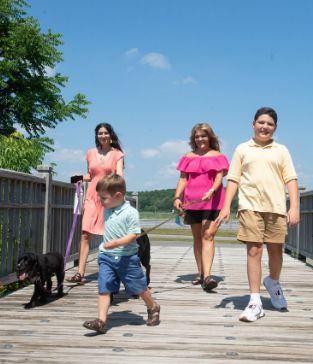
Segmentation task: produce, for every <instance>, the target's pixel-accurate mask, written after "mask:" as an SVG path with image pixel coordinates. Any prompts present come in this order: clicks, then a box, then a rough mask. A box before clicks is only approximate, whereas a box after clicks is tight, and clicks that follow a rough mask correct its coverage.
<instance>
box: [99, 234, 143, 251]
mask: <svg viewBox="0 0 313 364" xmlns="http://www.w3.org/2000/svg"><path fill="white" fill-rule="evenodd" d="M136 238H137V234H133V233H132V234H127V235H125V236H123V237H122V238H119V239H114V240H111V241H108V242H106V243H103V247H104V248H105V249H114V248H118V247H119V246H122V245H127V244H130V243H132V242H133V241H134V240H136Z"/></svg>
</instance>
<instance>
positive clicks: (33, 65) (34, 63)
mask: <svg viewBox="0 0 313 364" xmlns="http://www.w3.org/2000/svg"><path fill="white" fill-rule="evenodd" d="M26 6H29V5H28V4H27V3H26V2H25V1H24V0H1V1H0V134H2V135H6V136H9V135H11V134H12V133H13V132H14V131H15V130H16V129H15V125H16V124H19V125H21V126H22V127H23V129H25V130H26V132H27V133H28V135H29V136H31V137H39V136H41V135H43V134H44V133H45V129H46V128H54V127H55V126H56V125H57V124H58V123H59V122H61V121H64V120H66V119H69V118H70V119H74V116H75V115H77V116H81V117H85V114H86V112H87V111H88V109H87V108H86V105H88V104H89V102H88V101H87V99H86V97H85V96H84V95H82V94H80V93H78V94H77V95H75V96H74V98H73V99H72V100H71V101H69V102H67V103H66V102H65V100H64V99H63V96H62V93H61V88H63V87H65V85H66V83H67V81H68V78H67V77H66V76H63V75H61V74H60V73H55V74H54V75H51V74H49V73H48V72H47V69H52V70H54V69H55V67H56V65H57V64H58V63H59V62H61V61H62V53H61V52H60V51H59V50H58V48H57V47H58V46H60V45H61V44H62V40H61V37H62V36H61V34H54V33H52V31H51V30H48V31H47V33H43V32H42V31H41V29H40V25H39V23H38V21H37V20H36V19H34V18H33V17H31V16H28V15H27V13H26V12H25V10H24V8H25V7H26ZM43 151H45V149H43Z"/></svg>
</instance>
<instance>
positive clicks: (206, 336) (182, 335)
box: [0, 243, 313, 364]
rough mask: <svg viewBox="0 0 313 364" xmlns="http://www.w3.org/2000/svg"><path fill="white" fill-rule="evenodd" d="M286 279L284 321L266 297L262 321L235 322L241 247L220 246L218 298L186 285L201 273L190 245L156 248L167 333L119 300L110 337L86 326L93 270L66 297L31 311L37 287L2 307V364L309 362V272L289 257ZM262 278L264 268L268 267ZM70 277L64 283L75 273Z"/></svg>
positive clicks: (312, 357)
mask: <svg viewBox="0 0 313 364" xmlns="http://www.w3.org/2000/svg"><path fill="white" fill-rule="evenodd" d="M284 259H285V261H284V270H283V275H282V279H283V282H284V286H285V295H286V298H287V300H288V304H289V311H288V312H278V311H276V310H274V309H272V308H271V305H270V301H269V298H268V294H267V292H266V291H265V290H264V289H263V288H262V300H263V305H264V309H265V311H266V316H265V317H264V318H262V319H260V320H258V321H257V322H255V323H243V322H240V321H239V320H238V316H239V314H240V312H241V310H243V309H244V307H245V306H246V304H247V302H248V288H247V279H246V254H245V248H244V246H242V245H237V244H235V245H230V244H229V245H218V246H217V249H216V256H215V261H214V269H213V273H214V275H215V277H216V278H217V279H218V280H219V281H220V284H219V287H218V288H217V289H216V290H215V292H214V293H205V292H203V291H202V290H201V288H200V287H199V286H197V287H195V286H192V285H191V284H190V280H191V278H192V277H193V274H192V273H194V269H195V264H194V258H193V252H192V248H191V244H188V243H182V244H180V245H179V244H177V245H176V246H175V245H173V244H172V243H169V244H166V243H165V244H164V243H163V244H161V243H160V244H157V243H154V244H153V246H152V277H151V278H152V282H151V287H152V292H153V296H154V297H155V298H156V299H157V301H158V302H159V303H160V304H161V324H160V326H158V327H147V326H145V322H144V319H145V318H146V309H145V307H144V305H143V303H142V301H141V300H135V299H131V298H129V297H128V296H127V295H126V294H125V292H123V291H121V294H120V295H118V297H117V300H116V304H115V305H114V306H112V307H111V310H110V312H111V313H110V315H109V322H108V326H109V331H108V332H107V334H106V335H95V334H94V333H93V332H89V331H88V330H86V329H85V328H83V327H82V323H83V322H84V321H85V320H87V319H92V318H94V317H96V312H97V265H96V261H95V260H94V261H92V262H90V263H89V264H88V271H87V273H88V274H89V278H90V282H89V283H88V284H86V285H85V286H71V285H70V284H66V285H65V292H67V295H66V296H65V297H63V298H61V299H59V300H55V301H52V302H49V303H48V304H47V305H44V306H40V307H36V308H34V309H31V310H25V309H24V308H23V306H22V304H23V303H26V302H28V301H29V299H30V296H31V294H32V289H33V288H32V287H27V288H24V289H22V290H19V291H17V292H15V293H13V294H11V295H9V296H7V297H4V298H2V299H0V362H1V363H27V362H30V363H88V364H89V363H123V362H124V363H127V364H128V363H148V364H150V363H151V364H152V363H170V364H175V363H194V364H197V363H217V364H218V363H226V362H229V363H236V364H237V363H241V364H242V363H259V362H267V363H289V362H292V363H313V310H312V309H313V305H312V302H313V289H312V287H313V271H312V269H311V268H310V267H307V266H305V265H304V264H303V263H301V262H299V261H297V260H294V259H293V258H291V257H290V256H287V255H286V256H285V258H284ZM263 262H264V263H263V264H264V272H263V273H264V275H265V274H267V271H268V268H267V263H266V256H265V257H264V260H263ZM70 273H71V272H68V273H67V274H70Z"/></svg>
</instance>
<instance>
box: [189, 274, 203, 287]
mask: <svg viewBox="0 0 313 364" xmlns="http://www.w3.org/2000/svg"><path fill="white" fill-rule="evenodd" d="M202 283H203V275H202V274H201V276H198V277H196V278H195V279H193V280H192V281H191V284H192V285H194V286H197V285H199V284H202Z"/></svg>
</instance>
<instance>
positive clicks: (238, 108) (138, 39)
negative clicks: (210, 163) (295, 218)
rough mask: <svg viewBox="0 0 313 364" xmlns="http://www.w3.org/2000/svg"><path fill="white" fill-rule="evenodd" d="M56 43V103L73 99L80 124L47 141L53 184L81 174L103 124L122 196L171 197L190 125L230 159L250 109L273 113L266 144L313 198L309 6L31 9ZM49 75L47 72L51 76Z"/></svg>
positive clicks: (116, 4) (75, 0)
mask: <svg viewBox="0 0 313 364" xmlns="http://www.w3.org/2000/svg"><path fill="white" fill-rule="evenodd" d="M29 4H30V5H31V9H30V10H28V13H29V14H31V15H32V16H34V17H35V18H37V19H38V20H39V22H40V24H41V26H42V29H43V30H44V31H46V29H47V28H50V29H52V31H53V32H55V33H61V34H62V35H63V41H64V44H63V45H62V46H61V47H60V50H61V51H62V52H63V57H64V61H63V62H62V63H60V64H58V66H57V68H56V71H58V72H61V73H62V74H64V75H67V76H68V77H69V82H68V84H67V86H66V89H64V97H65V99H67V100H69V99H70V98H71V97H73V96H74V95H75V94H76V93H78V92H81V93H84V94H85V95H86V96H87V98H88V99H89V100H90V101H91V102H92V104H91V105H90V107H89V110H90V111H89V113H88V115H87V118H86V119H82V118H77V119H76V120H75V121H66V122H63V123H60V124H58V126H57V127H56V128H55V129H51V130H48V131H47V135H48V136H50V137H52V138H53V139H54V140H55V153H53V154H51V155H48V156H47V157H46V163H49V162H51V161H53V162H55V163H57V169H56V170H57V173H58V176H57V177H56V179H58V180H62V181H69V176H70V175H72V174H76V173H79V174H80V173H85V171H86V163H85V160H84V156H85V153H86V151H87V149H89V148H92V147H94V128H95V126H96V125H97V124H98V123H99V122H103V121H105V122H109V123H111V124H112V125H113V127H114V128H115V130H116V132H117V133H118V135H119V137H120V139H121V141H122V146H123V149H124V151H125V153H126V169H125V176H126V180H127V186H128V190H131V191H145V190H154V189H163V188H175V186H176V183H177V179H178V172H177V171H176V165H177V162H178V160H179V158H180V157H181V156H182V155H183V154H184V153H186V152H187V151H188V150H189V147H188V143H187V142H188V139H189V134H190V130H191V128H192V126H193V125H194V124H196V123H198V122H203V121H204V122H208V123H209V124H210V125H211V126H212V127H213V129H214V131H215V133H216V134H217V135H218V137H219V139H220V140H221V142H222V144H221V147H222V152H224V153H225V154H226V155H227V156H228V158H229V159H231V156H232V153H233V151H234V149H235V147H236V145H238V144H239V143H241V142H243V141H246V140H248V139H249V138H250V137H251V136H252V128H251V122H252V118H253V116H254V113H255V111H256V109H258V108H259V107H261V106H272V107H273V108H275V109H276V111H277V113H278V117H279V120H278V129H277V131H276V134H275V136H276V140H277V141H278V142H280V143H282V144H285V145H286V146H287V147H288V149H289V151H290V152H291V154H292V157H293V160H294V164H295V167H296V170H297V173H298V176H299V182H300V184H301V185H303V186H305V187H306V188H307V190H312V189H313V168H312V162H311V160H312V156H313V141H312V139H313V126H312V115H311V110H312V105H313V47H312V38H313V1H311V0H301V1H299V0H260V1H259V0H254V1H251V0H110V1H109V0H92V1H88V2H86V1H82V0H66V1H64V0H53V1H51V0H30V1H29ZM54 71H55V70H54Z"/></svg>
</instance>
